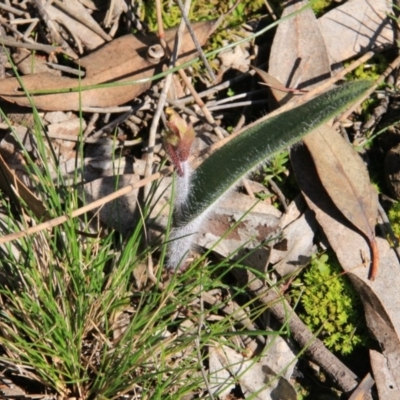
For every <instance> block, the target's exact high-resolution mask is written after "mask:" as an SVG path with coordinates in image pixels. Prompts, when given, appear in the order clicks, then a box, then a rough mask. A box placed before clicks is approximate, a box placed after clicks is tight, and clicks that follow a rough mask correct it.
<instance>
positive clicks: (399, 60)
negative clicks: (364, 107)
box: [340, 51, 400, 121]
mask: <svg viewBox="0 0 400 400" xmlns="http://www.w3.org/2000/svg"><path fill="white" fill-rule="evenodd" d="M369 53H372V54H373V55H374V54H375V53H374V52H372V51H370V52H368V53H367V54H369ZM399 65H400V56H397V57H396V59H395V60H393V61H392V62H391V63H390V64H389V66H388V67H387V68H386V70H385V71H384V72H383V74H382V75H381V76H380V77H379V78H378V79H377V81H376V83H375V85H374V86H372V88H370V89H369V90H368V91H367V92H366V93H365V95H364V96H363V98H362V99H360V100H359V101H357V102H356V103H354V104H353V105H352V106H351V107H350V108H349V109H348V110H347V111H346V112H344V113H343V114H342V116H341V117H340V120H342V121H344V120H346V119H347V118H348V117H349V115H350V114H351V113H352V112H353V111H354V110H356V109H357V108H358V107H359V106H360V104H361V103H362V102H363V101H364V100H365V99H366V98H368V97H369V96H370V95H371V94H372V93H373V92H374V91H375V90H376V88H377V86H379V85H380V84H382V83H383V82H384V80H385V79H386V78H387V77H388V76H389V75H390V74H391V73H392V72H393V71H394V70H395V69H396V68H397V67H398V66H399Z"/></svg>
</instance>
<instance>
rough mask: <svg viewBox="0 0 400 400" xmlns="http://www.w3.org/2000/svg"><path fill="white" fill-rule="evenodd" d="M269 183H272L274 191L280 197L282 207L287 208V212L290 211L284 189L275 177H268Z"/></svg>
mask: <svg viewBox="0 0 400 400" xmlns="http://www.w3.org/2000/svg"><path fill="white" fill-rule="evenodd" d="M268 183H269V184H270V185H271V187H272V190H273V191H274V193H275V194H276V195H277V196H278V199H279V201H280V202H281V204H282V207H283V209H284V210H285V213H287V212H288V206H287V204H286V198H285V195H284V194H283V193H282V190H281V189H280V188H279V186H278V185H277V184H276V183H275V182H274V180H273V179H268Z"/></svg>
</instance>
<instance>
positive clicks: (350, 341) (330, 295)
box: [293, 254, 368, 355]
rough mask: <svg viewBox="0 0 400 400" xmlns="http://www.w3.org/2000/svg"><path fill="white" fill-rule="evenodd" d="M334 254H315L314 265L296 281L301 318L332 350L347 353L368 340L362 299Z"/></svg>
mask: <svg viewBox="0 0 400 400" xmlns="http://www.w3.org/2000/svg"><path fill="white" fill-rule="evenodd" d="M341 272H342V269H341V266H340V264H339V263H338V261H337V259H336V258H335V256H334V255H333V254H329V255H328V254H322V255H318V256H316V257H314V258H313V259H312V261H311V265H310V267H309V268H308V269H307V271H306V272H304V273H303V274H302V276H301V277H300V278H299V279H298V280H296V281H295V284H298V285H299V287H298V288H296V289H294V291H293V294H294V295H295V296H297V297H298V296H300V303H301V306H302V311H301V313H300V318H301V319H302V320H303V321H304V322H305V323H306V324H307V326H308V327H309V328H310V329H311V330H312V331H313V332H318V331H319V330H321V339H322V340H323V342H324V344H325V345H326V346H327V347H328V348H329V349H331V350H333V351H335V352H338V353H341V354H343V355H346V354H349V353H351V352H352V350H353V349H354V347H356V346H359V345H365V344H366V342H367V340H368V335H367V330H366V326H365V322H364V314H363V309H362V305H361V301H360V299H359V297H358V295H357V293H356V291H355V290H354V288H353V287H352V285H351V284H350V282H349V280H348V278H347V277H346V276H345V275H340V273H341ZM301 288H303V289H301Z"/></svg>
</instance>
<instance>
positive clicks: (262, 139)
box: [179, 81, 372, 225]
mask: <svg viewBox="0 0 400 400" xmlns="http://www.w3.org/2000/svg"><path fill="white" fill-rule="evenodd" d="M371 86H372V82H370V81H359V82H353V83H347V84H344V85H342V86H339V87H338V88H335V89H333V90H331V91H329V92H326V93H324V94H322V95H320V96H318V97H316V98H314V99H312V100H310V101H309V102H307V103H305V104H303V105H301V106H299V107H297V108H294V109H292V110H290V111H287V112H285V113H282V114H279V115H277V116H276V117H273V118H270V119H267V120H264V121H263V122H261V123H260V124H257V125H255V126H253V127H251V128H249V129H248V130H246V131H245V132H243V133H242V134H241V135H239V136H238V137H236V138H235V139H233V140H231V141H230V142H228V143H227V144H226V145H225V146H224V147H222V148H221V149H220V150H218V151H216V152H215V153H214V154H212V155H211V156H210V157H209V158H207V159H206V160H205V161H204V162H203V164H201V166H200V167H199V168H198V169H197V170H196V172H195V174H194V176H193V179H192V183H191V191H190V194H189V197H188V202H187V206H186V210H185V214H184V216H183V218H182V220H181V221H179V225H186V224H188V223H190V222H191V221H193V220H194V219H195V218H197V217H199V216H200V215H202V214H203V213H204V212H205V211H206V210H207V209H209V208H210V207H211V206H212V205H213V204H214V203H216V202H217V201H218V200H219V199H220V198H221V197H222V196H224V194H225V193H226V192H228V191H229V189H230V188H232V187H234V186H235V185H236V184H238V183H239V182H240V180H241V179H242V178H243V177H244V176H245V175H246V174H248V173H249V172H250V171H252V170H253V169H254V168H255V167H257V166H258V165H259V164H260V163H262V162H264V161H266V160H268V159H269V158H271V157H272V156H273V155H274V154H276V153H278V152H279V151H281V150H282V149H284V148H286V147H288V146H291V145H292V144H294V143H296V142H297V141H299V140H300V139H301V138H302V137H303V136H304V135H306V134H307V133H309V132H311V131H312V130H313V129H315V128H317V127H318V126H320V125H321V124H323V123H325V122H326V121H328V120H329V119H331V118H333V117H335V116H336V115H337V114H339V113H340V112H341V111H343V110H344V109H345V108H346V107H348V106H349V105H350V104H352V103H353V102H355V101H356V100H357V99H359V98H360V97H361V96H362V95H363V94H364V93H365V92H366V91H367V90H368V89H369V88H371Z"/></svg>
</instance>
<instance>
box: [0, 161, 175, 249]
mask: <svg viewBox="0 0 400 400" xmlns="http://www.w3.org/2000/svg"><path fill="white" fill-rule="evenodd" d="M172 170H173V168H172V167H168V168H164V169H163V170H161V171H160V172H157V173H155V174H153V175H151V176H149V177H147V178H144V179H142V180H140V181H139V182H135V183H133V184H132V185H128V186H125V187H123V188H121V189H119V190H117V191H115V192H114V193H111V194H109V195H108V196H104V197H102V198H101V199H99V200H96V201H94V202H92V203H90V204H87V205H86V206H83V207H81V208H78V209H77V210H74V211H72V212H71V214H70V215H61V216H60V217H57V218H54V219H52V220H50V221H46V222H43V223H41V224H39V225H36V226H32V227H31V228H28V229H26V230H24V231H20V232H15V233H11V234H10V235H6V236H3V237H0V244H2V243H7V242H11V241H12V240H16V239H20V238H23V237H26V236H29V235H32V234H34V233H38V232H40V231H43V230H45V229H50V228H54V227H55V226H58V225H61V224H63V223H64V222H67V221H68V220H70V219H71V218H76V217H79V216H80V215H82V214H85V213H87V212H89V211H92V210H93V209H95V208H97V207H101V206H103V205H104V204H106V203H109V202H110V201H113V200H115V199H117V198H119V197H121V196H123V195H125V194H128V193H130V192H131V191H132V190H134V189H138V188H141V187H143V186H145V185H148V184H149V183H151V182H153V181H155V180H157V179H160V178H161V177H163V176H166V175H168V174H170V173H171V172H172Z"/></svg>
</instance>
